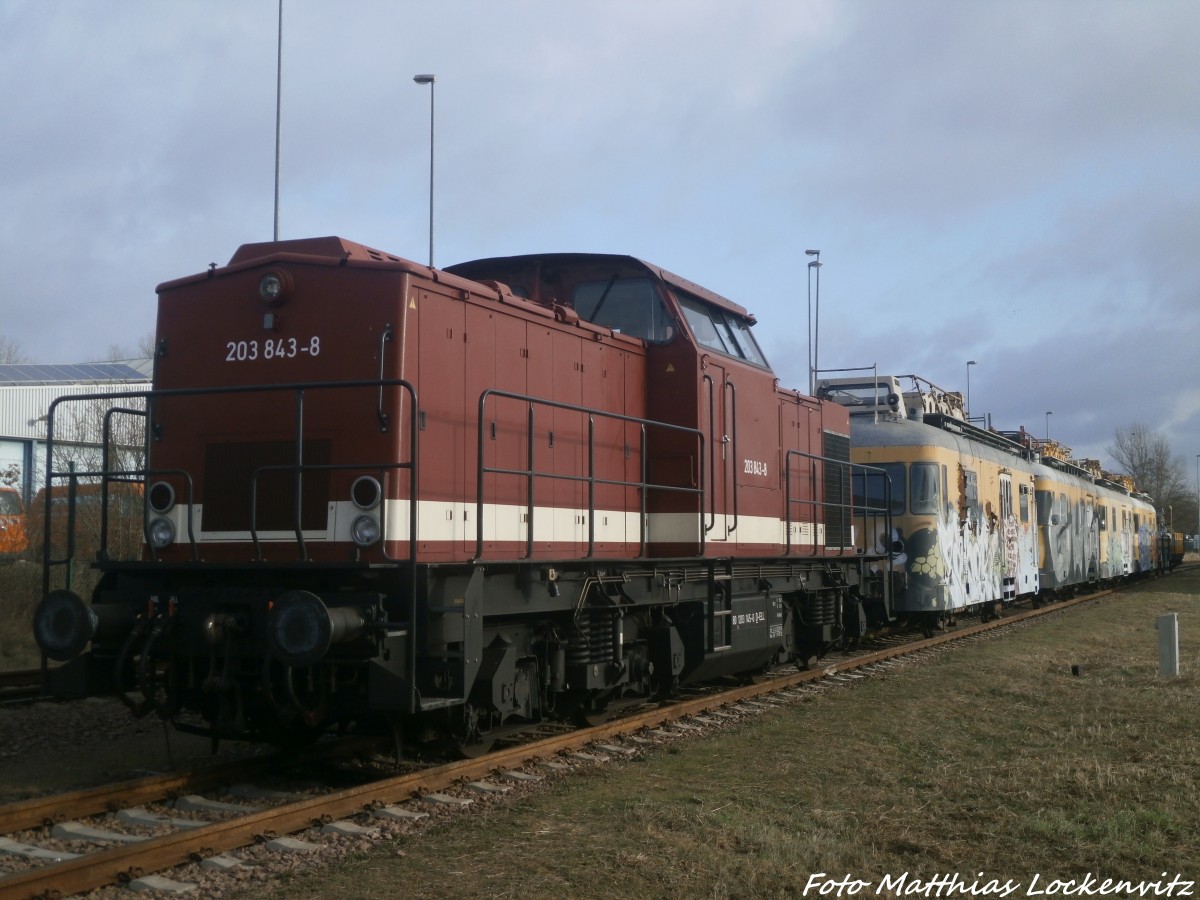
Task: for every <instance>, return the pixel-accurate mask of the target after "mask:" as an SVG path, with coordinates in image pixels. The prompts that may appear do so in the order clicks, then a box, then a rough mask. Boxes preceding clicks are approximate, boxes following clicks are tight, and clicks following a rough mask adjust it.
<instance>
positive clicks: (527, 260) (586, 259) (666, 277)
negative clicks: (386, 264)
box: [446, 253, 755, 322]
mask: <svg viewBox="0 0 1200 900" xmlns="http://www.w3.org/2000/svg"><path fill="white" fill-rule="evenodd" d="M603 262H611V263H614V264H619V265H628V266H633V267H640V268H643V269H645V270H646V271H647V272H649V273H650V274H651V275H654V276H655V277H657V278H661V279H662V280H663V281H665V282H666V283H667V284H669V285H671V286H672V287H676V288H679V289H680V290H682V291H687V292H688V293H689V294H694V295H695V296H697V297H699V298H701V299H702V300H705V301H706V302H708V303H711V304H713V305H714V306H719V307H720V308H721V309H724V310H727V311H728V312H731V313H734V314H735V315H737V316H741V317H742V318H744V319H749V320H750V321H751V322H754V321H755V319H754V316H753V315H751V314H750V313H749V312H748V311H747V310H746V308H745V307H743V306H739V305H738V304H736V303H734V302H733V301H732V300H730V299H729V298H728V297H722V296H721V295H720V294H718V293H716V292H715V291H710V290H709V289H708V288H706V287H701V286H700V285H698V284H696V283H695V282H694V281H689V280H688V279H686V278H683V277H682V276H680V275H676V274H675V273H674V272H670V271H668V270H667V269H664V268H662V266H656V265H654V264H653V263H649V262H646V261H645V260H644V259H638V258H637V257H636V256H627V255H625V254H620V253H527V254H521V255H518V256H492V257H488V258H485V259H472V260H469V261H467V262H461V263H455V264H454V265H452V266H447V267H446V271H447V272H450V273H453V274H455V275H461V276H462V277H464V278H471V277H474V276H473V275H472V274H471V273H472V272H474V271H478V270H486V269H487V268H488V267H500V266H508V265H522V264H526V265H528V264H531V263H549V264H553V265H559V266H569V265H579V264H583V263H603Z"/></svg>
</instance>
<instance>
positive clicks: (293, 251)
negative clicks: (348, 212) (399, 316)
mask: <svg viewBox="0 0 1200 900" xmlns="http://www.w3.org/2000/svg"><path fill="white" fill-rule="evenodd" d="M266 260H274V261H279V262H303V263H310V264H312V263H317V264H320V263H322V262H323V263H324V264H326V265H336V266H346V265H350V266H356V265H357V266H370V267H374V266H386V267H389V268H390V267H397V268H400V269H404V270H407V271H411V272H420V273H425V274H428V273H429V272H430V271H431V270H430V268H429V266H426V265H423V264H421V263H417V262H413V261H412V260H410V259H405V258H404V257H402V256H396V255H395V254H392V253H385V252H384V251H382V250H375V249H374V248H372V247H368V246H366V245H365V244H359V243H356V242H355V241H351V240H347V239H346V238H342V237H337V236H335V235H330V236H327V237H315V238H298V239H296V240H286V241H262V242H258V243H252V244H243V245H242V246H240V247H239V248H238V249H237V251H236V252H235V253H234V254H233V256H232V257H231V258H230V260H229V263H228V264H227V265H226V266H224V267H223V268H224V270H226V271H228V270H236V269H240V268H243V267H245V266H251V265H259V264H261V263H263V262H264V261H266ZM605 261H608V262H612V263H615V264H620V265H626V266H633V267H635V268H636V267H640V268H643V269H645V270H646V271H647V272H648V273H649V274H651V275H653V276H656V277H658V278H661V279H662V280H663V281H665V282H667V283H668V284H670V285H671V286H672V287H676V288H679V289H680V290H683V291H687V292H688V293H690V294H693V295H695V296H697V297H700V298H701V299H703V300H705V301H707V302H709V303H711V304H713V305H714V306H719V307H720V308H721V309H724V310H727V311H729V312H731V313H734V314H735V315H738V316H741V317H742V318H744V319H747V320H749V321H750V322H752V323H753V322H754V321H755V318H754V316H753V315H751V314H750V313H749V312H748V311H747V310H746V309H745V307H742V306H739V305H738V304H736V303H734V302H733V301H732V300H730V299H728V298H726V297H722V296H721V295H720V294H718V293H715V292H714V291H710V290H708V288H705V287H701V286H700V285H698V284H696V283H695V282H692V281H689V280H688V279H686V278H683V277H681V276H679V275H676V274H675V273H673V272H669V271H667V270H666V269H664V268H662V267H661V266H656V265H654V264H652V263H648V262H646V261H645V260H641V259H638V258H637V257H634V256H626V255H622V254H613V253H531V254H523V255H517V256H494V257H490V258H485V259H474V260H469V261H467V262H461V263H456V264H455V265H452V266H446V267H445V268H443V269H437V268H434V269H432V272H433V277H434V279H435V280H439V281H441V280H448V281H453V280H455V279H459V278H466V279H467V280H473V279H474V278H477V277H479V276H478V275H476V274H468V273H476V272H481V271H484V270H486V269H487V268H488V267H489V266H491V267H495V268H499V267H501V266H508V265H520V264H530V263H535V262H542V263H553V264H556V265H572V264H574V265H579V264H584V263H602V262H605ZM216 268H217V267H216V265H215V264H213V265H212V266H210V267H209V270H208V271H207V272H203V273H201V274H198V275H189V276H186V277H184V278H177V279H174V280H172V281H166V282H163V283H162V284H160V285H159V286H158V288H157V290H158V291H159V292H162V291H163V290H164V289H168V288H172V287H176V286H179V285H184V284H187V283H189V282H193V281H198V280H202V279H205V278H210V277H211V276H212V274H213V272H214V271H215V270H216ZM446 276H449V277H448V278H447V277H446Z"/></svg>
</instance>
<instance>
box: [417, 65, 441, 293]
mask: <svg viewBox="0 0 1200 900" xmlns="http://www.w3.org/2000/svg"><path fill="white" fill-rule="evenodd" d="M413 81H415V82H416V83H417V84H427V85H429V268H431V269H432V268H433V85H434V82H436V81H437V77H436V76H434V75H414V76H413Z"/></svg>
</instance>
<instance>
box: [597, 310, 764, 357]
mask: <svg viewBox="0 0 1200 900" xmlns="http://www.w3.org/2000/svg"><path fill="white" fill-rule="evenodd" d="M676 295H677V296H678V298H679V305H680V307H681V308H682V309H683V317H684V318H685V319H686V320H687V324H688V328H690V329H691V332H692V336H693V337H695V339H696V343H697V344H699V345H700V346H701V347H707V348H708V349H709V350H715V351H717V352H718V353H723V354H725V355H726V356H733V357H736V358H737V359H744V360H746V361H747V362H750V363H754V365H756V366H762V367H763V368H769V367H768V366H767V359H766V357H765V356H763V353H762V350H760V349H759V346H758V343H757V342H756V341H755V340H754V335H753V334H751V333H750V323H749V322H747V321H746V320H745V319H743V318H741V317H740V316H735V315H733V314H732V313H728V312H726V311H725V310H723V309H718V308H717V307H715V306H711V305H709V304H707V303H705V302H703V301H702V300H700V299H699V298H698V297H692V296H690V295H688V294H685V293H683V292H682V291H677V292H676ZM581 315H582V313H581Z"/></svg>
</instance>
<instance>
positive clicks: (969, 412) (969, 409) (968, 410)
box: [967, 359, 975, 422]
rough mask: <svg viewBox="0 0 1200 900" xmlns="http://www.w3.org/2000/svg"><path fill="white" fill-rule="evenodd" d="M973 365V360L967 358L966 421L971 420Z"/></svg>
mask: <svg viewBox="0 0 1200 900" xmlns="http://www.w3.org/2000/svg"><path fill="white" fill-rule="evenodd" d="M973 365H975V360H973V359H968V360H967V421H968V422H970V421H971V366H973Z"/></svg>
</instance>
